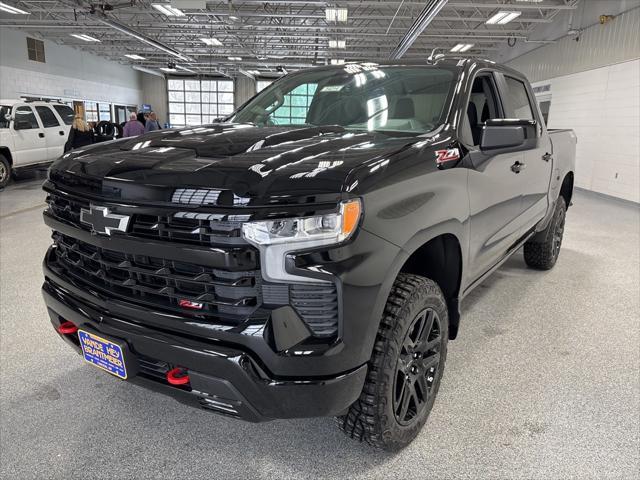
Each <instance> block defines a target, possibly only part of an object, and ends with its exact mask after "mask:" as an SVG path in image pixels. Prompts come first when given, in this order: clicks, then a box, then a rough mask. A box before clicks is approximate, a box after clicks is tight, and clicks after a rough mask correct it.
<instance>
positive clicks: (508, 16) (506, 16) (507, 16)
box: [484, 10, 522, 25]
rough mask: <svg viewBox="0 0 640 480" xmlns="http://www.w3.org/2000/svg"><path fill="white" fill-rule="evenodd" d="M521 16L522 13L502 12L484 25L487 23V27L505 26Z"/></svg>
mask: <svg viewBox="0 0 640 480" xmlns="http://www.w3.org/2000/svg"><path fill="white" fill-rule="evenodd" d="M520 15H522V12H510V11H507V10H500V11H499V12H498V13H496V14H495V15H493V16H492V17H491V18H490V19H489V20H487V21H486V22H484V23H486V24H487V25H504V24H506V23H509V22H510V21H511V20H514V19H516V18H518V17H519V16H520Z"/></svg>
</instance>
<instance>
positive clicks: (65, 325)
mask: <svg viewBox="0 0 640 480" xmlns="http://www.w3.org/2000/svg"><path fill="white" fill-rule="evenodd" d="M77 331H78V327H76V326H75V325H74V324H73V323H72V322H69V321H66V322H62V323H61V324H60V325H59V326H58V333H61V334H62V335H73V334H74V333H76V332H77Z"/></svg>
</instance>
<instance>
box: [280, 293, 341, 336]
mask: <svg viewBox="0 0 640 480" xmlns="http://www.w3.org/2000/svg"><path fill="white" fill-rule="evenodd" d="M289 300H290V302H291V305H292V306H293V307H294V308H295V309H296V310H297V311H298V314H299V315H300V318H302V320H304V322H305V323H306V324H307V325H308V326H309V328H310V329H311V331H312V332H313V333H314V334H315V335H316V336H320V337H325V336H331V335H335V334H336V333H337V332H338V292H337V289H336V286H335V285H334V284H333V283H327V284H326V285H325V284H323V285H302V284H293V285H291V286H290V288H289Z"/></svg>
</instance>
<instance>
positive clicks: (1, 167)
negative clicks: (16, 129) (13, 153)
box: [0, 154, 11, 188]
mask: <svg viewBox="0 0 640 480" xmlns="http://www.w3.org/2000/svg"><path fill="white" fill-rule="evenodd" d="M10 180H11V165H10V164H9V160H7V158H6V157H5V156H4V155H2V154H0V188H4V187H6V186H7V185H8V184H9V181H10Z"/></svg>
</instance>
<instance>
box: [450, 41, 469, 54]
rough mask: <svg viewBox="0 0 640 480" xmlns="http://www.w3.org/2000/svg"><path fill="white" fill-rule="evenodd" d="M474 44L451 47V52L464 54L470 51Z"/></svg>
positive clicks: (460, 44)
mask: <svg viewBox="0 0 640 480" xmlns="http://www.w3.org/2000/svg"><path fill="white" fill-rule="evenodd" d="M474 45H475V44H474V43H459V44H457V45H456V46H455V47H453V48H452V49H451V50H450V51H451V52H454V53H455V52H466V51H467V50H471V48H473V46H474Z"/></svg>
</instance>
